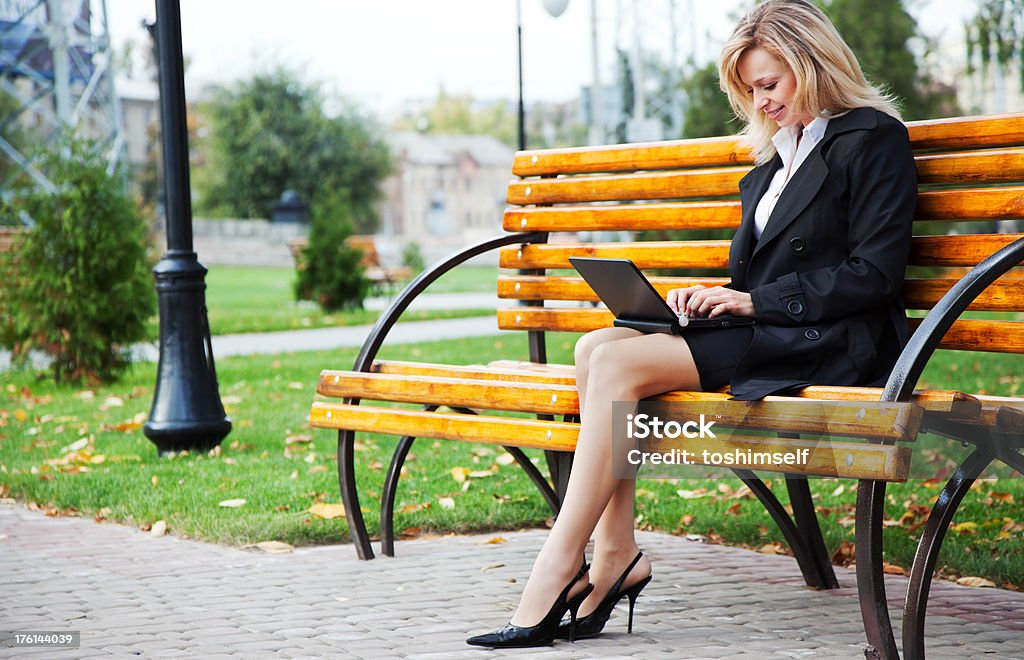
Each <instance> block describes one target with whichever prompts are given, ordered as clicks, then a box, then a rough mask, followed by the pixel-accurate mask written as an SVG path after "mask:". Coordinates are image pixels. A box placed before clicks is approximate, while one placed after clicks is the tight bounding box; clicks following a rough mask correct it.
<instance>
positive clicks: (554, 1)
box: [516, 0, 569, 151]
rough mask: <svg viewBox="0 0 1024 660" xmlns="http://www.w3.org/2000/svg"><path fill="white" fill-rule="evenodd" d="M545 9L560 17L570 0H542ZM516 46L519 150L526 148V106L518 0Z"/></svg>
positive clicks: (521, 21) (520, 13) (521, 27)
mask: <svg viewBox="0 0 1024 660" xmlns="http://www.w3.org/2000/svg"><path fill="white" fill-rule="evenodd" d="M541 4H543V5H544V9H545V10H547V12H548V14H550V15H551V16H552V17H554V18H558V17H559V16H561V15H562V12H564V11H565V9H566V7H568V6H569V0H541ZM516 46H517V53H518V55H519V112H518V120H519V150H520V151H524V150H525V149H526V106H525V104H524V102H523V3H522V0H516Z"/></svg>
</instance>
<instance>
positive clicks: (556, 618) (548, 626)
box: [466, 564, 594, 648]
mask: <svg viewBox="0 0 1024 660" xmlns="http://www.w3.org/2000/svg"><path fill="white" fill-rule="evenodd" d="M589 569H590V566H588V565H587V564H583V567H582V568H580V570H579V572H578V573H577V574H576V576H575V577H573V579H571V580H569V584H567V585H565V589H562V592H561V593H560V594H558V598H556V599H555V602H554V604H553V605H552V606H551V609H550V610H548V613H547V614H545V615H544V618H543V619H541V620H540V623H538V624H537V625H535V626H516V625H512V623H507V624H505V626H504V627H503V628H499V629H497V630H495V631H494V632H489V633H487V634H484V635H477V636H475V637H470V638H469V639H467V640H466V643H467V644H472V645H473V646H490V647H492V648H516V647H530V646H547V645H549V644H551V642H553V641H554V640H555V635H556V634H557V633H558V629H559V624H560V623H561V620H562V616H563V615H564V614H565V613H566V612H569V616H570V623H569V635H570V636H571V639H575V636H576V614H577V613H578V612H579V611H580V605H582V604H583V601H584V600H586V599H587V596H589V595H590V592H591V591H593V590H594V585H592V584H588V585H587V586H586V587H584V588H583V591H581V592H580V593H578V594H576V595H575V596H573V597H572V598H569V591H570V590H571V589H572V588H573V587H574V586H575V585H576V583H577V582H579V581H580V578H582V577H583V576H584V575H585V574H586V572H587V571H588V570H589Z"/></svg>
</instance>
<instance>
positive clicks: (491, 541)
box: [480, 536, 507, 545]
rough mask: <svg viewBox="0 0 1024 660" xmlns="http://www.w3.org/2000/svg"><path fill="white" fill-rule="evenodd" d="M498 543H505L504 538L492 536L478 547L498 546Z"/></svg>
mask: <svg viewBox="0 0 1024 660" xmlns="http://www.w3.org/2000/svg"><path fill="white" fill-rule="evenodd" d="M499 543H507V541H506V540H505V537H504V536H492V537H491V538H489V539H487V540H486V541H483V542H481V543H480V545H498V544H499Z"/></svg>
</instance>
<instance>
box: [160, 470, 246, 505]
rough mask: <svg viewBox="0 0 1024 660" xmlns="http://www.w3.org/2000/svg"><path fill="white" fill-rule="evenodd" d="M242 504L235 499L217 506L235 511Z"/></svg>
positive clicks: (242, 503)
mask: <svg viewBox="0 0 1024 660" xmlns="http://www.w3.org/2000/svg"><path fill="white" fill-rule="evenodd" d="M155 478H156V477H154V479H155ZM244 504H245V500H244V499H235V500H224V501H222V502H220V503H219V504H218V506H223V507H228V508H230V509H237V508H238V507H240V506H243V505H244Z"/></svg>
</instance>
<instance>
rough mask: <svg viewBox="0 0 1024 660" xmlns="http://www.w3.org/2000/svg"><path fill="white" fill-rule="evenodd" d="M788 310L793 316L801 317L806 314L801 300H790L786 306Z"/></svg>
mask: <svg viewBox="0 0 1024 660" xmlns="http://www.w3.org/2000/svg"><path fill="white" fill-rule="evenodd" d="M786 309H787V310H788V311H789V313H790V314H792V315H793V316H799V315H800V314H803V313H804V304H803V303H802V302H800V301H799V300H790V301H789V304H788V305H786Z"/></svg>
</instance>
